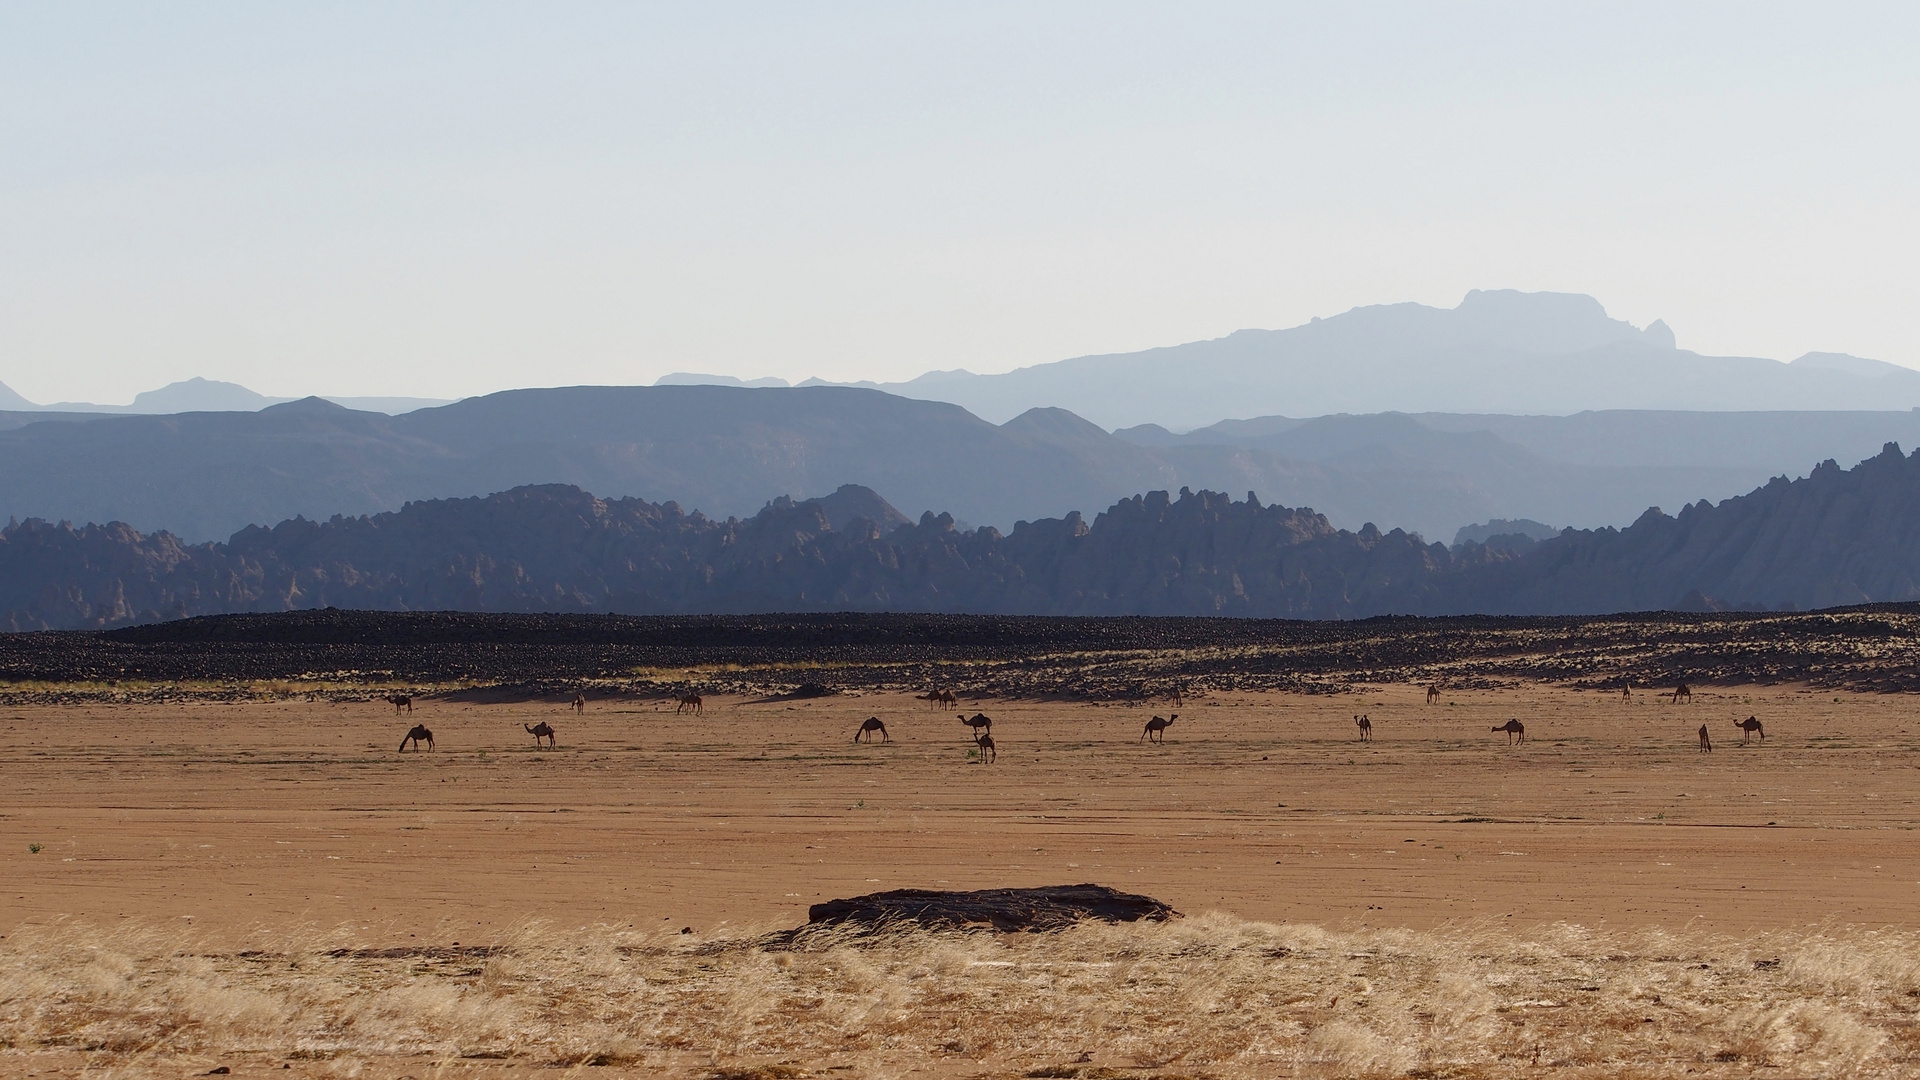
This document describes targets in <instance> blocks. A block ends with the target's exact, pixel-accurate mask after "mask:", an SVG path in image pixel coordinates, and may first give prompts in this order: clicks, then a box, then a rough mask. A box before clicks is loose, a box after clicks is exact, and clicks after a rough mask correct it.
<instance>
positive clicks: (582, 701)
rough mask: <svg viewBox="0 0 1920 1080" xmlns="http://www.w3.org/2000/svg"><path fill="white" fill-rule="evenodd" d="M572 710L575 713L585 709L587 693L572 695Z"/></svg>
mask: <svg viewBox="0 0 1920 1080" xmlns="http://www.w3.org/2000/svg"><path fill="white" fill-rule="evenodd" d="M573 711H574V712H576V713H583V712H586V711H587V695H585V694H575V695H573Z"/></svg>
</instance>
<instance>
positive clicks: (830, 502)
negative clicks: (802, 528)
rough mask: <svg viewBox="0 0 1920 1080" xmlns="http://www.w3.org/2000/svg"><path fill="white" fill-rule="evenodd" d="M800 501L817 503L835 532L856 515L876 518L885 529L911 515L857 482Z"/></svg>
mask: <svg viewBox="0 0 1920 1080" xmlns="http://www.w3.org/2000/svg"><path fill="white" fill-rule="evenodd" d="M800 505H802V506H818V507H819V508H820V509H821V511H822V512H823V513H825V514H826V515H827V522H828V524H830V525H832V526H833V530H834V531H835V532H845V531H846V530H847V526H849V525H851V524H853V522H854V519H856V518H866V519H867V520H869V521H874V522H878V523H879V525H880V527H881V528H882V529H887V530H892V529H895V528H898V527H899V526H901V525H909V524H912V519H911V518H909V517H907V515H905V514H903V513H901V512H900V511H898V510H896V509H894V507H893V504H892V503H890V502H888V501H887V500H885V499H883V498H881V497H880V493H879V492H877V491H875V490H873V489H872V488H870V487H862V486H861V485H859V484H842V485H840V488H839V490H837V491H835V492H834V493H833V494H831V495H822V496H821V497H819V498H817V499H808V500H807V501H806V502H804V503H801V504H800Z"/></svg>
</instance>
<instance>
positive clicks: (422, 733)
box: [394, 724, 433, 754]
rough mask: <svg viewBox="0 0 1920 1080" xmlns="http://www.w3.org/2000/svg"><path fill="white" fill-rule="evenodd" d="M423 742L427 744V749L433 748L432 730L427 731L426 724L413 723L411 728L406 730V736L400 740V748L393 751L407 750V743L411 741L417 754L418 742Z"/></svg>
mask: <svg viewBox="0 0 1920 1080" xmlns="http://www.w3.org/2000/svg"><path fill="white" fill-rule="evenodd" d="M423 742H424V743H426V744H427V749H429V750H431V749H433V732H431V731H428V730H427V725H425V724H415V725H413V729H412V730H411V731H408V732H407V736H406V738H404V739H401V740H400V749H398V750H396V751H394V752H395V753H397V754H404V753H406V752H407V744H408V743H412V744H413V752H414V753H416V754H417V753H419V752H420V744H421V743H423Z"/></svg>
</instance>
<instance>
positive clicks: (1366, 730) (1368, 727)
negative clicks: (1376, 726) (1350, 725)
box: [1353, 716, 1373, 742]
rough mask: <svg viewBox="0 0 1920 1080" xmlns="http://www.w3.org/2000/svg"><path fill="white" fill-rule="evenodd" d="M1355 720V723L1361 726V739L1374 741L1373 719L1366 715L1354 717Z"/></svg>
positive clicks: (1362, 740)
mask: <svg viewBox="0 0 1920 1080" xmlns="http://www.w3.org/2000/svg"><path fill="white" fill-rule="evenodd" d="M1353 722H1354V724H1355V725H1357V726H1358V727H1359V728H1360V741H1361V742H1372V741H1373V721H1372V720H1370V719H1368V718H1367V717H1365V716H1356V717H1354V718H1353Z"/></svg>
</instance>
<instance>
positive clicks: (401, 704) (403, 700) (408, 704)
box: [386, 694, 413, 716]
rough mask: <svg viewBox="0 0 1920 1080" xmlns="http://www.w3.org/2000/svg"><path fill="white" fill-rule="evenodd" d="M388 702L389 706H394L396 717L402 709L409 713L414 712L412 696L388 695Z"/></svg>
mask: <svg viewBox="0 0 1920 1080" xmlns="http://www.w3.org/2000/svg"><path fill="white" fill-rule="evenodd" d="M386 700H387V703H388V704H389V705H392V706H393V715H395V716H399V715H400V710H402V709H405V710H406V711H408V712H412V711H413V695H412V694H388V695H387V698H386Z"/></svg>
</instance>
